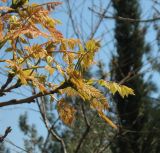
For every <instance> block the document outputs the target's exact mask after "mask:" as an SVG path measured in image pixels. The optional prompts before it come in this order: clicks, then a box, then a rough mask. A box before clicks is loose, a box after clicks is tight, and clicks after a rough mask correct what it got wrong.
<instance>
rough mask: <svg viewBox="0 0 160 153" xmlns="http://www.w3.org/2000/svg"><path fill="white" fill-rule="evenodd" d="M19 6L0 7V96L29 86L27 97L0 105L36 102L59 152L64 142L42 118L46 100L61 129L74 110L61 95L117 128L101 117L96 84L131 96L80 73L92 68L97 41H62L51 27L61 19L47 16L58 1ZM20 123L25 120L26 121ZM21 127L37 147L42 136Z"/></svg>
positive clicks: (126, 89)
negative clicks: (0, 78)
mask: <svg viewBox="0 0 160 153" xmlns="http://www.w3.org/2000/svg"><path fill="white" fill-rule="evenodd" d="M19 2H20V1H19ZM18 4H19V5H18V6H17V5H16V7H5V6H3V7H1V8H0V10H2V11H3V12H2V13H1V16H0V18H1V24H0V36H1V37H0V49H1V52H3V53H5V54H6V58H2V59H0V62H1V65H2V68H3V71H4V72H5V74H6V77H5V80H6V81H5V82H4V84H2V86H1V89H0V95H1V96H2V97H3V96H8V95H9V94H10V93H12V92H13V91H14V90H16V89H17V88H24V87H27V88H28V89H30V88H31V89H32V91H31V93H32V95H29V94H28V97H27V98H24V97H23V98H19V99H18V98H17V99H13V98H11V99H10V100H8V101H3V102H0V107H5V106H9V105H17V104H24V103H32V102H35V103H37V105H38V107H39V110H40V114H41V117H42V120H43V122H44V124H45V126H46V129H47V130H48V133H49V134H51V135H52V137H54V138H55V139H56V141H58V142H59V143H60V144H61V150H63V152H66V147H65V143H64V141H63V139H62V138H61V136H59V135H58V134H57V133H56V132H55V131H54V128H53V127H52V125H50V122H49V119H48V118H47V115H46V109H45V96H47V98H48V99H49V100H50V101H51V102H53V101H55V102H56V108H57V111H58V113H59V117H60V119H61V120H62V121H63V122H64V123H65V124H66V125H71V124H72V122H73V120H74V114H75V112H76V109H75V108H74V107H73V105H71V104H69V103H67V102H66V101H65V100H64V95H65V94H67V95H68V96H69V97H74V96H79V97H81V98H82V99H83V101H86V102H88V105H90V106H91V107H92V108H93V109H94V110H96V112H97V114H98V115H99V116H100V117H101V118H102V119H103V120H104V121H105V122H107V123H109V124H110V125H111V126H112V127H113V128H117V126H116V125H115V124H114V123H113V122H112V121H111V120H110V119H109V118H108V117H107V116H106V114H105V111H106V110H108V109H109V105H108V102H107V100H106V97H105V96H104V95H103V93H102V92H101V91H100V90H99V89H98V88H96V86H95V84H99V85H100V86H103V87H105V88H107V89H109V90H110V91H111V92H112V93H115V92H119V94H120V95H121V96H122V97H124V96H128V95H129V94H132V95H134V92H133V90H132V89H131V88H129V87H127V86H124V85H119V84H117V83H113V82H107V81H105V80H102V79H101V80H96V79H90V78H89V79H88V78H85V76H84V75H83V74H84V72H85V71H87V69H88V68H89V67H90V66H91V65H92V64H93V59H94V55H95V53H96V52H97V51H98V49H99V48H100V42H99V41H97V40H94V39H91V40H88V41H87V42H85V43H84V44H82V43H81V42H80V40H78V39H73V38H71V39H66V38H64V37H63V35H62V33H61V32H60V31H58V30H57V29H56V25H57V24H59V23H60V21H58V20H56V19H53V18H51V17H49V13H50V11H51V10H54V8H55V6H57V5H60V4H61V3H60V2H49V3H45V4H41V5H38V4H31V5H29V4H25V5H24V3H18ZM20 4H21V5H20ZM12 6H13V5H12ZM39 38H43V39H42V40H43V42H42V41H41V42H40V39H39ZM57 56H58V58H57ZM47 73H48V74H47ZM57 75H58V77H56V76H57ZM31 93H30V94H31ZM39 99H41V101H40V102H39ZM21 121H25V117H24V118H23V119H22V120H21ZM23 124H24V127H23V129H22V130H23V131H24V132H25V130H26V129H25V128H28V130H29V131H30V133H31V138H32V139H33V140H34V138H36V139H38V141H39V143H41V142H42V138H41V137H38V138H37V136H36V133H35V132H36V130H35V128H34V126H33V127H32V128H30V127H28V126H27V124H26V123H25V122H24V123H23ZM26 134H27V132H26ZM36 143H37V142H33V144H36ZM26 144H27V141H26ZM26 147H27V148H28V150H30V149H32V146H29V145H28V144H27V146H26Z"/></svg>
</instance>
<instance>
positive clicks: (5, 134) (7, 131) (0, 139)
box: [0, 126, 12, 143]
mask: <svg viewBox="0 0 160 153" xmlns="http://www.w3.org/2000/svg"><path fill="white" fill-rule="evenodd" d="M11 131H12V129H11V127H10V126H9V127H7V128H6V130H5V133H4V135H3V136H0V143H2V142H3V141H4V139H5V138H6V137H7V135H8V134H9V133H10V132H11Z"/></svg>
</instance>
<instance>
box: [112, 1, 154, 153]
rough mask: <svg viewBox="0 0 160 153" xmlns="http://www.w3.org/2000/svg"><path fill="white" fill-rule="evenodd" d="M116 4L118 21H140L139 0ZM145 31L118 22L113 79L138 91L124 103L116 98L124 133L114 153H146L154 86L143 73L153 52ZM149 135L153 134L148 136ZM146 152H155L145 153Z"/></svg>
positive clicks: (121, 131)
mask: <svg viewBox="0 0 160 153" xmlns="http://www.w3.org/2000/svg"><path fill="white" fill-rule="evenodd" d="M112 2H113V7H114V10H115V16H116V17H124V18H131V19H139V18H140V9H139V5H140V4H139V1H138V0H112ZM144 31H145V30H143V29H142V28H141V26H140V23H139V22H129V21H121V20H119V19H118V18H117V19H116V27H115V38H116V41H117V56H115V57H113V60H112V79H113V80H116V81H117V82H121V81H122V80H123V79H124V78H126V80H125V79H124V80H125V83H124V84H126V85H128V86H129V87H131V88H133V89H134V90H135V96H129V97H128V98H126V99H122V98H121V97H120V96H119V95H118V94H117V95H115V97H114V100H115V103H116V106H117V111H118V118H119V124H120V129H119V132H118V136H117V138H116V140H115V142H114V143H113V145H112V150H113V153H142V152H143V151H144V150H145V148H143V147H142V144H143V143H144V140H143V138H144V137H143V134H142V133H143V130H144V127H146V126H148V124H149V122H148V117H149V115H148V112H147V110H146V108H147V107H148V108H152V105H151V101H150V99H148V98H147V97H148V96H149V95H150V93H151V91H153V89H154V85H153V84H152V83H151V82H150V81H147V83H146V82H145V81H144V78H143V76H144V74H140V73H139V70H140V69H141V68H142V66H143V62H142V58H143V55H144V54H145V52H147V51H149V48H148V45H146V44H145V42H144V36H145V32H144ZM127 77H128V78H129V79H127ZM148 130H149V129H148ZM147 135H149V133H148V134H146V135H145V136H147ZM150 140H152V138H151V139H150ZM150 140H149V139H147V140H146V141H150ZM145 152H147V153H150V152H151V151H149V150H145Z"/></svg>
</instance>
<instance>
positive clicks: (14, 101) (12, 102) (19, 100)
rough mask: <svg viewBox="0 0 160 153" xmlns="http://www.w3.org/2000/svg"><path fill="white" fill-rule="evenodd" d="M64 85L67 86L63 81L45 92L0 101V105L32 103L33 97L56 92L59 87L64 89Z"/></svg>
mask: <svg viewBox="0 0 160 153" xmlns="http://www.w3.org/2000/svg"><path fill="white" fill-rule="evenodd" d="M66 87H68V83H67V82H64V83H63V84H61V85H60V86H59V87H57V88H56V89H54V90H51V91H49V92H46V93H43V92H39V93H37V94H35V95H33V96H30V97H27V98H24V99H12V100H9V101H5V102H0V107H4V106H9V105H17V104H23V103H32V102H35V100H34V99H35V98H38V97H42V96H46V95H50V94H54V93H57V92H58V91H59V90H60V89H64V88H66Z"/></svg>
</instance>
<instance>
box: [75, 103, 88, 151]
mask: <svg viewBox="0 0 160 153" xmlns="http://www.w3.org/2000/svg"><path fill="white" fill-rule="evenodd" d="M82 112H83V116H84V120H85V123H86V130H85V131H84V133H83V135H82V137H81V138H80V140H79V142H78V144H77V147H76V149H75V152H74V153H78V152H79V150H80V148H81V146H82V144H83V142H84V140H85V138H86V136H87V135H88V133H89V131H90V128H91V126H90V123H89V121H88V119H87V116H86V113H85V109H84V105H83V104H82Z"/></svg>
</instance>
